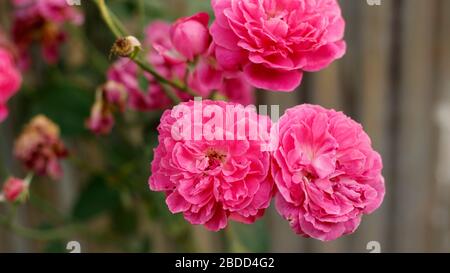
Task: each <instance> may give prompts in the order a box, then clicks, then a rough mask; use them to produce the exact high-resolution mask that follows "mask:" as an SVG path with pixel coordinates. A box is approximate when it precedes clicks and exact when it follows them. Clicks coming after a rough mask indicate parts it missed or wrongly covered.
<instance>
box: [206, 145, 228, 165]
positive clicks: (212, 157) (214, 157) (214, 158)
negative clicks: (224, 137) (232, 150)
mask: <svg viewBox="0 0 450 273" xmlns="http://www.w3.org/2000/svg"><path fill="white" fill-rule="evenodd" d="M205 156H206V157H207V158H208V167H207V170H214V169H215V168H217V167H219V166H221V165H222V164H223V163H224V162H225V158H226V156H225V155H224V154H222V153H220V152H218V151H216V150H213V149H209V150H208V151H207V152H206V155H205Z"/></svg>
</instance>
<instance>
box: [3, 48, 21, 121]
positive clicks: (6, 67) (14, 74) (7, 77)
mask: <svg viewBox="0 0 450 273" xmlns="http://www.w3.org/2000/svg"><path fill="white" fill-rule="evenodd" d="M21 82H22V76H21V74H20V72H19V71H18V69H17V67H16V64H15V62H14V59H13V56H12V54H11V53H10V52H9V51H7V50H6V49H4V48H2V47H0V122H2V121H3V120H5V118H6V117H7V116H8V108H6V103H7V102H8V100H9V99H10V98H11V97H12V96H13V95H14V94H15V93H16V92H17V91H18V90H19V87H20V85H21Z"/></svg>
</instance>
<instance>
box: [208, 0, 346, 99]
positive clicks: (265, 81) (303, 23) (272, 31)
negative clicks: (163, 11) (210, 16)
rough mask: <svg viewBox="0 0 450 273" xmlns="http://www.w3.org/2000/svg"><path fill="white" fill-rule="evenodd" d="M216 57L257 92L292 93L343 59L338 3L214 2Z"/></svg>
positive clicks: (321, 0) (282, 0)
mask: <svg viewBox="0 0 450 273" xmlns="http://www.w3.org/2000/svg"><path fill="white" fill-rule="evenodd" d="M212 7H213V9H214V13H215V15H216V21H215V22H214V23H213V24H212V26H211V34H212V36H213V40H214V42H215V43H216V44H217V49H216V56H217V60H218V61H219V62H220V64H221V66H222V67H223V68H225V69H228V70H242V71H243V72H244V75H245V77H246V79H247V80H248V81H249V82H250V83H251V84H252V85H254V86H255V87H258V88H264V89H271V90H276V91H292V90H294V89H295V88H296V87H298V86H299V85H300V83H301V80H302V75H303V71H318V70H321V69H323V68H325V67H326V66H328V65H329V64H330V63H331V62H333V61H334V60H336V59H338V58H341V57H342V56H343V55H344V53H345V49H346V44H345V42H344V41H343V40H342V39H343V36H344V28H345V22H344V19H343V18H342V15H341V10H340V7H339V4H338V2H337V0H289V1H287V0H262V1H261V0H212Z"/></svg>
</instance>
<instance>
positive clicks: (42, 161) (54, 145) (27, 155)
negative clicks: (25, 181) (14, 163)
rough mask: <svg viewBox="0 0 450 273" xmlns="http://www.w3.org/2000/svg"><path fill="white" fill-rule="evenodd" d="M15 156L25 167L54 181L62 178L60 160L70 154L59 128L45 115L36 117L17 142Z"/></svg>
mask: <svg viewBox="0 0 450 273" xmlns="http://www.w3.org/2000/svg"><path fill="white" fill-rule="evenodd" d="M14 154H15V156H16V157H17V159H19V160H20V161H21V162H22V163H23V164H24V166H25V167H27V168H28V169H30V170H32V171H33V172H35V173H36V174H38V175H48V176H50V177H51V178H53V179H59V178H61V176H62V168H61V165H60V163H59V160H60V159H62V158H65V157H66V156H67V154H68V152H67V149H66V148H65V146H64V144H63V143H62V141H61V139H60V133H59V128H58V126H57V125H56V124H54V123H53V122H52V121H51V120H49V119H48V118H47V117H45V116H43V115H39V116H36V117H34V118H33V119H32V120H31V121H30V123H29V124H27V125H26V126H25V128H24V129H23V131H22V134H21V135H20V136H19V138H18V139H17V140H16V143H15V146H14Z"/></svg>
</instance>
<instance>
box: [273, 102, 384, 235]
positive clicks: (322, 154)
mask: <svg viewBox="0 0 450 273" xmlns="http://www.w3.org/2000/svg"><path fill="white" fill-rule="evenodd" d="M381 170H382V162H381V157H380V155H379V154H378V153H377V152H375V151H374V150H373V149H372V147H371V141H370V138H369V137H368V135H367V134H366V133H365V132H364V131H363V128H362V127H361V125H360V124H358V123H356V122H355V121H353V120H352V119H350V118H349V117H347V116H345V115H344V114H343V113H341V112H336V111H334V110H326V109H324V108H322V107H320V106H313V105H300V106H297V107H294V108H291V109H289V110H287V112H286V113H285V114H284V115H283V116H282V117H281V119H280V121H279V145H278V149H276V151H275V152H274V153H273V159H272V176H273V179H274V180H275V183H276V185H277V187H278V191H279V193H278V194H277V196H276V207H277V210H278V212H279V213H280V214H281V215H282V216H283V217H284V218H285V219H286V220H288V221H289V222H290V225H291V228H292V229H293V230H294V231H295V232H296V233H298V234H300V235H303V236H305V237H313V238H316V239H319V240H323V241H329V240H334V239H336V238H338V237H340V236H342V235H345V234H349V233H352V232H354V231H355V230H356V228H357V227H358V225H359V223H360V221H361V217H362V215H363V214H369V213H372V212H373V211H374V210H375V209H377V208H378V207H379V206H380V204H381V202H382V201H383V197H384V193H385V188H384V179H383V176H382V174H381Z"/></svg>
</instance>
